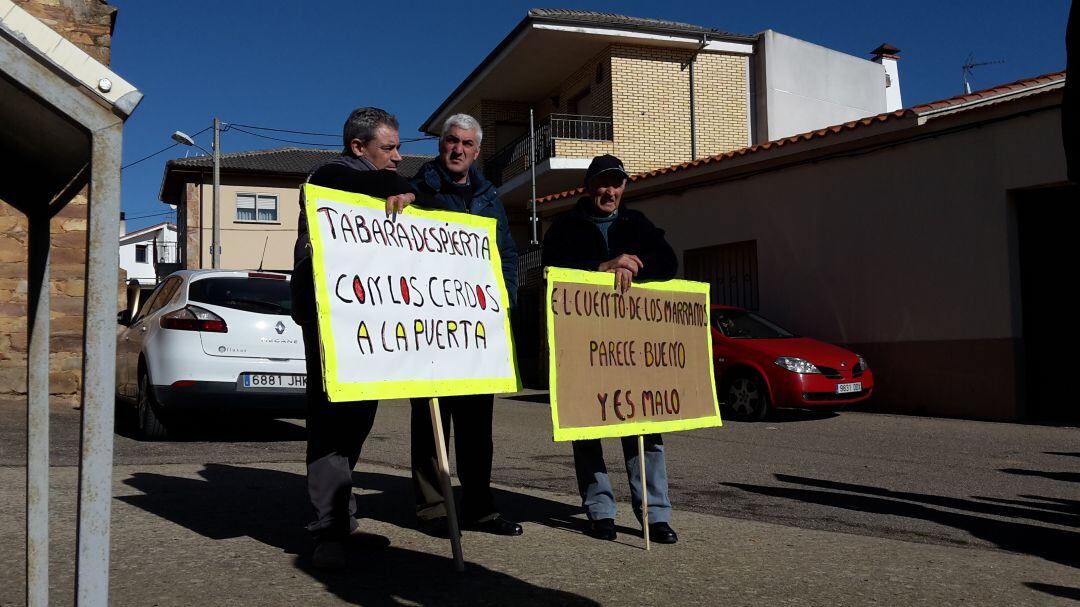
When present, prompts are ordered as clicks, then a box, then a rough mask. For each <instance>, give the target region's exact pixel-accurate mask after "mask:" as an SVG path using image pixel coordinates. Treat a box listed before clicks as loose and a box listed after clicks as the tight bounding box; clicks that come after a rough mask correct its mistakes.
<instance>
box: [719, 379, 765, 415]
mask: <svg viewBox="0 0 1080 607" xmlns="http://www.w3.org/2000/svg"><path fill="white" fill-rule="evenodd" d="M724 402H725V403H726V404H727V409H728V411H729V412H730V413H731V416H732V417H734V418H735V419H739V420H745V421H758V420H762V419H765V416H766V415H767V414H768V413H769V393H768V392H767V391H766V390H765V382H763V381H762V380H761V378H760V377H758V376H757V375H754V374H752V373H743V374H740V375H736V376H735V377H733V378H731V379H730V380H728V382H727V384H726V385H725V387H724Z"/></svg>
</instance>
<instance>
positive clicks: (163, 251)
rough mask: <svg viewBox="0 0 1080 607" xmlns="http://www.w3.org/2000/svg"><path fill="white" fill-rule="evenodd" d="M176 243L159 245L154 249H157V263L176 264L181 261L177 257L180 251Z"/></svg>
mask: <svg viewBox="0 0 1080 607" xmlns="http://www.w3.org/2000/svg"><path fill="white" fill-rule="evenodd" d="M176 246H177V245H176V243H175V242H165V243H161V242H159V243H157V244H156V245H154V248H155V249H157V257H156V261H157V263H176V262H177V261H179V259H180V258H179V257H178V255H177V253H178V249H177V248H176Z"/></svg>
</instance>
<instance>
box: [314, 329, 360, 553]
mask: <svg viewBox="0 0 1080 607" xmlns="http://www.w3.org/2000/svg"><path fill="white" fill-rule="evenodd" d="M301 328H302V329H303V332H304V355H305V356H306V357H307V431H308V442H307V488H308V497H309V498H310V499H311V506H312V508H314V510H315V520H314V521H312V522H311V523H309V524H308V526H307V530H308V532H310V533H311V534H312V535H313V536H315V538H316V539H327V538H338V537H344V536H345V535H347V534H348V533H349V531H350V530H351V529H352V528H353V527H355V526H356V518H355V517H356V500H355V498H354V497H353V491H352V489H353V484H352V470H353V467H355V466H356V461H357V460H358V459H359V458H360V449H361V448H362V447H363V446H364V439H366V438H367V435H368V433H369V432H371V425H372V424H373V423H375V411H376V409H377V407H378V401H355V402H343V403H331V402H330V401H329V400H328V399H327V398H326V393H325V392H324V391H323V377H322V362H321V359H320V354H319V332H318V329H317V327H316V326H315V325H314V324H304V325H301Z"/></svg>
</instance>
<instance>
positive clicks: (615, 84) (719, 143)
mask: <svg viewBox="0 0 1080 607" xmlns="http://www.w3.org/2000/svg"><path fill="white" fill-rule="evenodd" d="M690 56H691V51H689V50H679V49H661V48H655V47H639V46H627V45H616V46H613V47H612V48H611V81H612V117H613V131H614V140H615V155H617V156H619V158H621V159H622V161H623V163H624V164H625V165H626V168H627V170H628V171H630V172H631V173H635V172H639V171H645V170H650V169H655V168H659V167H664V166H670V165H673V164H678V163H680V162H686V161H687V160H689V159H690V73H689V70H688V68H687V66H688V63H687V62H688V61H689V59H690ZM746 66H747V58H746V57H743V56H737V55H721V54H714V53H701V54H700V55H698V59H697V63H696V65H695V68H694V80H695V87H694V88H695V96H696V97H697V99H696V104H695V107H696V108H697V121H698V128H697V136H698V141H699V145H698V156H699V157H700V156H706V155H711V154H717V153H720V152H724V151H729V150H733V149H737V148H740V147H744V146H746V144H747V139H748V135H747V133H748V128H749V124H748V123H749V117H748V115H747V105H746V104H747V94H748V91H747V80H746Z"/></svg>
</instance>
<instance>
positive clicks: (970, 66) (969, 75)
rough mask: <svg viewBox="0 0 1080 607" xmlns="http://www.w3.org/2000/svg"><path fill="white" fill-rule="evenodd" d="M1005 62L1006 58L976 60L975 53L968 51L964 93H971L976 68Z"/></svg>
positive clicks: (965, 64)
mask: <svg viewBox="0 0 1080 607" xmlns="http://www.w3.org/2000/svg"><path fill="white" fill-rule="evenodd" d="M1000 63H1005V60H1004V59H998V60H996V61H978V62H976V61H975V53H968V56H967V59H965V60H964V65H963V66H962V67H963V70H964V94H965V95H970V94H971V81H972V79H973V76H974V75H975V68H977V67H982V66H984V65H998V64H1000Z"/></svg>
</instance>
